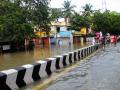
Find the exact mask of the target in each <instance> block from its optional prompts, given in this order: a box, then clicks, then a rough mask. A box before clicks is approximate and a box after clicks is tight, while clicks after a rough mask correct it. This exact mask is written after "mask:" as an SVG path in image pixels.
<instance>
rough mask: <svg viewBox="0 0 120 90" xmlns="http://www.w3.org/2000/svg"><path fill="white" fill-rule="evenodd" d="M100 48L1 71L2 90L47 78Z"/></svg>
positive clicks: (10, 89) (66, 54) (13, 88)
mask: <svg viewBox="0 0 120 90" xmlns="http://www.w3.org/2000/svg"><path fill="white" fill-rule="evenodd" d="M99 48H100V45H99V44H96V45H91V46H88V47H84V48H81V49H77V50H74V51H72V52H68V53H65V54H62V55H57V56H54V57H52V58H46V59H45V60H40V61H37V62H35V63H33V64H26V65H23V66H20V67H18V68H15V69H9V70H4V71H0V90H18V89H19V88H21V87H23V86H26V85H29V84H31V83H33V82H35V81H38V80H41V79H44V78H47V77H48V76H50V75H51V74H52V72H54V71H56V70H58V69H61V68H65V67H68V66H70V65H71V64H74V63H75V62H77V61H80V60H81V59H83V58H85V57H86V56H88V55H90V54H91V53H93V52H94V51H96V50H98V49H99Z"/></svg>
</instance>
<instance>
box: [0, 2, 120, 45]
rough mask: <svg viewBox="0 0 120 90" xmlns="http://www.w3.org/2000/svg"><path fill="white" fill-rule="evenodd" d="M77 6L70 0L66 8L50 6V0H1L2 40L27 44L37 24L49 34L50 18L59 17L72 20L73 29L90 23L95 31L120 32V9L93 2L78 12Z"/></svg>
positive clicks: (33, 34) (0, 35) (78, 28)
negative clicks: (98, 6)
mask: <svg viewBox="0 0 120 90" xmlns="http://www.w3.org/2000/svg"><path fill="white" fill-rule="evenodd" d="M75 7H76V6H75V5H71V1H69V0H65V1H64V3H63V8H50V7H49V2H48V0H1V1H0V42H7V41H10V42H13V43H17V44H18V45H19V44H20V45H24V41H25V39H32V38H34V37H36V36H35V33H34V30H33V29H34V26H36V27H37V29H38V30H41V31H45V32H46V33H47V34H48V36H49V32H50V25H51V24H50V21H52V20H55V19H57V18H59V17H63V18H65V21H66V22H67V21H69V22H70V25H71V26H70V27H69V29H70V30H77V31H78V30H80V29H81V28H82V27H87V26H90V27H91V28H92V29H93V30H94V31H102V32H104V33H107V32H109V33H111V34H120V13H117V12H110V11H108V10H106V11H104V12H101V11H100V10H93V9H92V7H93V6H92V5H91V4H86V5H85V6H83V7H82V8H83V11H80V12H75V10H74V8H75Z"/></svg>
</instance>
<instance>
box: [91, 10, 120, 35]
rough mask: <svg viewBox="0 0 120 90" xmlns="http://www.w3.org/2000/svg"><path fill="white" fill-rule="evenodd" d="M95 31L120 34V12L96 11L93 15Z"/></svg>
mask: <svg viewBox="0 0 120 90" xmlns="http://www.w3.org/2000/svg"><path fill="white" fill-rule="evenodd" d="M93 22H94V29H95V31H102V32H103V33H107V32H109V33H111V34H120V14H119V13H113V12H109V11H106V12H104V13H100V12H96V13H95V14H94V16H93Z"/></svg>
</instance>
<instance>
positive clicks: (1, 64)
mask: <svg viewBox="0 0 120 90" xmlns="http://www.w3.org/2000/svg"><path fill="white" fill-rule="evenodd" d="M85 46H86V45H85V44H83V45H81V44H79V43H77V44H74V45H67V44H66V45H61V46H55V45H51V46H45V47H44V48H43V46H37V47H36V48H35V49H34V50H33V51H26V52H15V53H5V54H0V71H1V70H4V69H10V68H15V67H18V66H20V65H24V64H29V63H30V64H31V63H33V62H35V61H38V60H43V59H45V58H49V57H53V56H55V55H60V54H63V53H66V52H69V51H72V50H74V49H78V48H81V47H85Z"/></svg>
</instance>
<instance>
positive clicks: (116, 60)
mask: <svg viewBox="0 0 120 90" xmlns="http://www.w3.org/2000/svg"><path fill="white" fill-rule="evenodd" d="M32 90H40V89H35V88H32ZM42 90H120V44H118V45H117V47H114V46H108V47H107V48H106V49H105V50H100V51H98V53H96V54H95V55H94V56H93V57H91V58H89V59H86V60H84V61H82V62H81V63H80V64H79V65H78V66H77V67H76V68H74V69H72V70H70V71H69V72H68V73H66V74H65V75H63V76H62V77H60V78H58V79H56V80H54V81H53V82H52V84H50V85H48V87H47V88H44V89H42Z"/></svg>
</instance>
